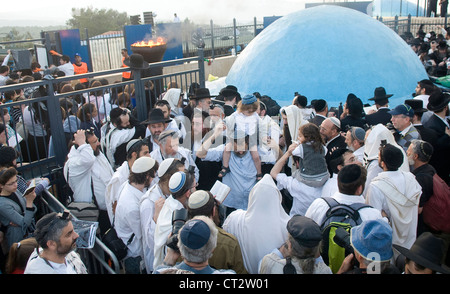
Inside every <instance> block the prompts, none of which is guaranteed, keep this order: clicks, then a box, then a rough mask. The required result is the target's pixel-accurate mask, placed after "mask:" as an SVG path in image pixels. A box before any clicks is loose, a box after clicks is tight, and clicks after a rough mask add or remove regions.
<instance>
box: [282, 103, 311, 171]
mask: <svg viewBox="0 0 450 294" xmlns="http://www.w3.org/2000/svg"><path fill="white" fill-rule="evenodd" d="M282 109H284V111H285V112H286V118H287V123H288V129H289V134H290V135H291V139H292V140H294V141H296V140H297V137H298V129H299V128H300V126H302V125H304V124H307V123H308V121H306V120H304V119H303V115H302V111H301V110H300V108H298V106H296V105H289V106H286V107H283V108H282ZM288 147H289V146H286V149H287V148H288ZM288 166H289V167H290V168H291V170H292V173H293V172H294V171H296V170H297V168H296V167H295V165H293V164H292V157H289V162H288Z"/></svg>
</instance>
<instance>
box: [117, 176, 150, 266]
mask: <svg viewBox="0 0 450 294" xmlns="http://www.w3.org/2000/svg"><path fill="white" fill-rule="evenodd" d="M144 192H145V191H141V190H138V189H137V188H135V187H134V186H133V185H131V184H130V183H129V182H128V181H127V182H125V183H124V184H123V189H122V191H121V193H120V196H119V201H118V202H117V207H116V216H115V220H114V228H115V229H116V232H117V236H118V237H119V238H120V239H122V241H123V243H124V244H127V243H128V240H130V238H131V236H132V235H133V234H134V237H133V240H132V241H131V243H130V244H129V245H128V253H127V257H138V256H141V257H142V258H143V257H144V252H143V249H142V231H141V218H140V213H139V203H140V201H141V198H142V196H143V195H144Z"/></svg>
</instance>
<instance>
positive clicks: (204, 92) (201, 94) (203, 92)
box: [189, 88, 216, 100]
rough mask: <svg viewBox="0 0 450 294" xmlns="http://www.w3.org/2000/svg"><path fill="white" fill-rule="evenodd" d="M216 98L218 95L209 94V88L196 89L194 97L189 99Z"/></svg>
mask: <svg viewBox="0 0 450 294" xmlns="http://www.w3.org/2000/svg"><path fill="white" fill-rule="evenodd" d="M213 97H216V95H211V94H210V93H209V89H208V88H198V89H195V92H194V94H193V95H191V96H189V99H194V100H197V99H204V98H213Z"/></svg>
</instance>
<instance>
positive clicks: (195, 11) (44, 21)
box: [0, 0, 323, 26]
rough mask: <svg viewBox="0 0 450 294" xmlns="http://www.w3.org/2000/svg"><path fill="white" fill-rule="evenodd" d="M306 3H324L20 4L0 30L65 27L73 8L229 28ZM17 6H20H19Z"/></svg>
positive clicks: (4, 15)
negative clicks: (211, 23)
mask: <svg viewBox="0 0 450 294" xmlns="http://www.w3.org/2000/svg"><path fill="white" fill-rule="evenodd" d="M306 2H323V0H164V1H161V0H159V1H155V0H150V1H148V0H147V1H146V0H126V1H123V0H96V1H92V0H77V1H70V2H69V1H66V0H60V1H54V0H52V1H50V0H21V1H20V2H18V3H17V4H18V5H20V8H19V7H18V5H14V4H10V5H2V8H1V9H0V26H10V25H12V26H47V25H65V23H66V21H67V20H68V19H70V18H71V11H72V8H86V7H93V8H98V9H103V8H106V9H109V8H111V9H114V10H117V11H119V12H126V13H127V14H128V15H137V14H139V15H141V20H143V12H147V11H152V12H154V13H156V14H157V16H156V18H155V20H156V21H157V22H165V21H172V20H173V14H174V13H177V14H178V16H179V18H180V19H181V20H184V19H185V18H189V19H190V20H193V21H194V22H195V23H209V21H210V20H211V19H212V20H213V21H214V23H217V24H231V23H232V22H233V18H236V21H237V22H238V23H239V22H249V21H252V20H253V18H254V17H257V19H258V22H262V20H263V17H264V16H274V15H276V16H283V15H286V14H289V13H291V12H294V11H298V10H302V9H304V8H305V3H306ZM19 3H20V4H19Z"/></svg>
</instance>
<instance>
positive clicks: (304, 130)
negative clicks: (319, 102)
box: [292, 123, 330, 187]
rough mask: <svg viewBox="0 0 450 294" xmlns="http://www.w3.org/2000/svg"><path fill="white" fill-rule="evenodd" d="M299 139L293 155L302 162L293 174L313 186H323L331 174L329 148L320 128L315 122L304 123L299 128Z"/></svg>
mask: <svg viewBox="0 0 450 294" xmlns="http://www.w3.org/2000/svg"><path fill="white" fill-rule="evenodd" d="M297 139H298V143H299V145H298V146H297V147H296V148H295V149H294V151H293V152H292V155H293V156H298V157H299V158H300V160H299V162H300V164H299V169H298V170H296V171H295V172H294V173H293V175H292V176H293V177H295V178H296V179H297V180H299V181H300V182H302V183H304V184H306V185H308V186H311V187H321V186H323V184H325V182H326V181H327V180H328V178H329V177H330V174H329V172H328V168H327V163H326V161H325V154H326V152H327V149H326V147H325V146H324V145H323V141H322V136H320V132H319V128H318V127H317V126H316V125H315V124H313V123H307V124H305V125H302V126H301V127H300V128H299V129H298V137H297ZM294 144H295V143H294Z"/></svg>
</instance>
